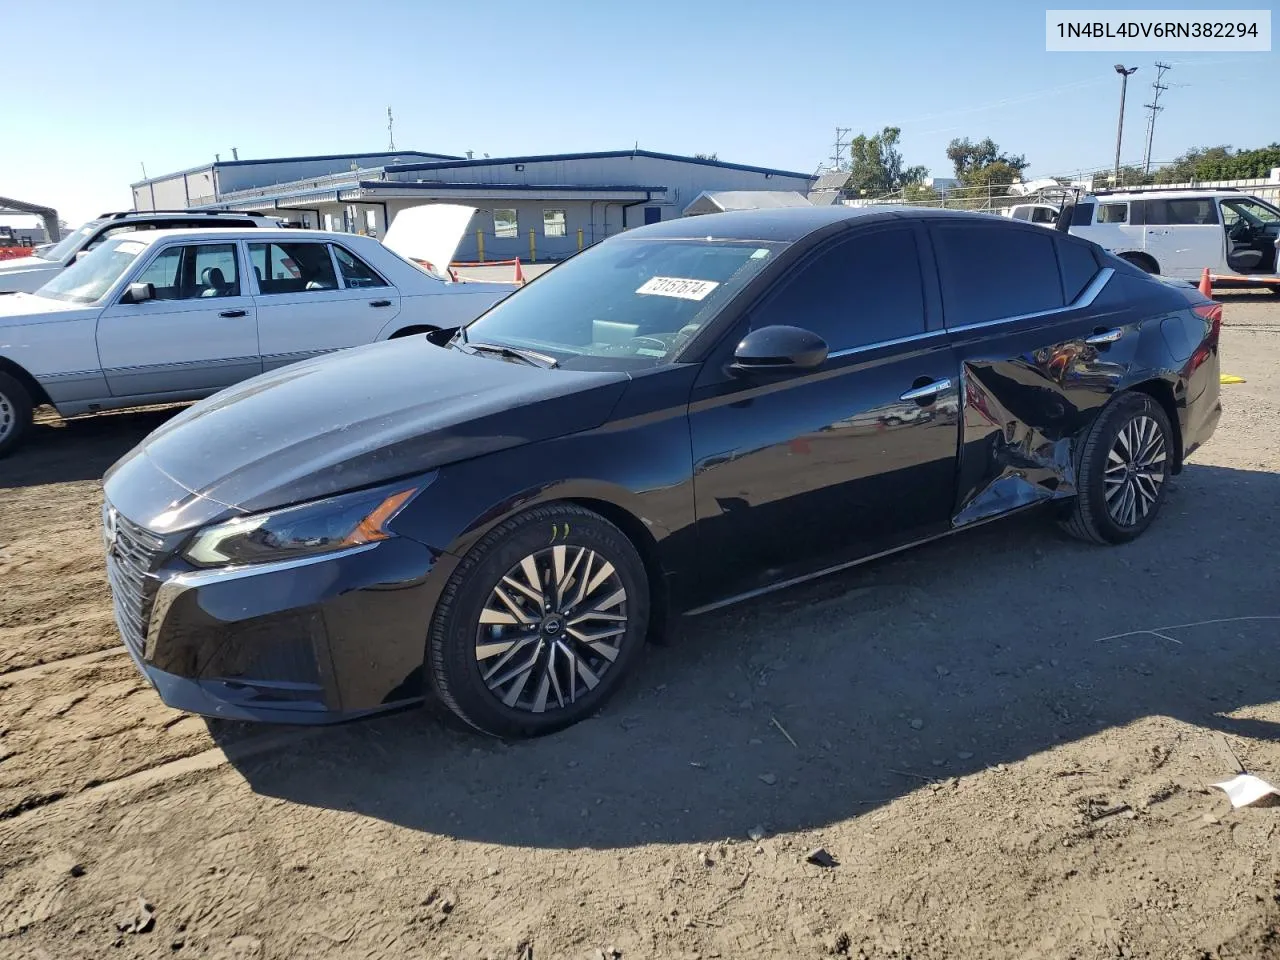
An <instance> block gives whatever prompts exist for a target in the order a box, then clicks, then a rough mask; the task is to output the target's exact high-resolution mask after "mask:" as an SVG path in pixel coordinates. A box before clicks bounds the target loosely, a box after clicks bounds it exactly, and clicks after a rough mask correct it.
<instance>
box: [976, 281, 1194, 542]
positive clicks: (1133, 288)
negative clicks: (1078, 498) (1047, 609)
mask: <svg viewBox="0 0 1280 960" xmlns="http://www.w3.org/2000/svg"><path fill="white" fill-rule="evenodd" d="M1188 312H1189V311H1188V310H1187V302H1186V300H1185V298H1184V297H1183V296H1182V295H1181V294H1179V293H1177V292H1176V291H1171V290H1168V289H1167V288H1165V287H1164V286H1163V285H1162V284H1160V283H1158V282H1157V281H1154V280H1149V279H1147V278H1146V277H1143V276H1138V275H1136V274H1130V273H1128V272H1125V273H1121V272H1119V271H1117V272H1116V273H1115V274H1113V275H1112V276H1111V277H1110V279H1109V280H1108V281H1107V283H1106V285H1105V286H1104V287H1103V289H1102V290H1101V292H1100V293H1099V294H1098V296H1097V297H1096V299H1094V301H1093V302H1092V303H1091V304H1090V305H1089V306H1087V307H1083V308H1079V309H1075V310H1064V311H1061V312H1057V313H1054V314H1051V315H1048V316H1044V317H1038V318H1028V319H1023V320H1015V321H1012V322H1009V323H1004V324H998V325H994V326H991V327H987V328H981V329H975V330H969V331H963V332H958V333H955V334H953V344H954V349H955V350H956V352H957V355H958V356H957V359H958V360H959V361H960V368H961V382H962V384H961V385H962V395H963V398H964V416H963V418H962V422H961V427H960V429H961V438H960V464H959V484H958V491H957V500H956V508H955V515H954V518H953V522H954V523H955V525H957V526H961V525H964V524H967V523H972V522H974V521H976V520H981V519H985V518H987V517H990V516H994V515H997V514H1000V513H1004V512H1007V511H1009V510H1013V509H1017V508H1019V507H1023V506H1027V505H1029V504H1032V503H1036V502H1039V501H1044V500H1052V499H1058V498H1062V497H1067V496H1072V495H1074V494H1075V492H1076V483H1077V478H1076V461H1077V458H1078V455H1079V449H1080V446H1081V444H1082V443H1083V440H1084V438H1085V437H1087V435H1088V432H1089V429H1090V428H1091V427H1092V425H1093V422H1094V420H1095V419H1096V418H1097V416H1098V414H1099V412H1100V411H1101V410H1102V408H1103V407H1104V406H1105V405H1106V404H1107V402H1108V401H1109V400H1110V399H1111V398H1112V397H1113V396H1114V395H1115V394H1116V393H1118V392H1120V391H1123V390H1125V389H1128V388H1130V387H1134V386H1136V385H1141V384H1151V383H1155V384H1160V385H1163V387H1158V386H1157V387H1155V388H1154V389H1156V390H1161V389H1167V390H1168V391H1169V393H1170V394H1171V395H1172V397H1173V400H1174V403H1175V404H1176V405H1178V406H1179V409H1180V410H1181V409H1182V408H1185V401H1186V396H1187V381H1186V379H1185V378H1184V377H1183V376H1182V368H1183V367H1184V366H1185V359H1186V358H1183V359H1182V361H1180V360H1179V359H1178V358H1176V357H1175V356H1174V354H1175V353H1176V352H1179V351H1173V350H1171V349H1170V347H1169V344H1168V336H1167V331H1166V330H1165V328H1164V325H1165V324H1166V323H1173V324H1181V323H1182V322H1183V320H1182V319H1180V318H1182V317H1184V316H1185V314H1187V313H1188ZM1192 316H1194V315H1192ZM1111 329H1120V330H1122V331H1123V336H1122V337H1121V338H1120V339H1119V340H1118V341H1116V342H1115V343H1111V344H1102V345H1097V346H1094V345H1090V344H1088V343H1086V342H1085V340H1086V338H1088V337H1089V336H1091V335H1092V334H1093V333H1095V332H1101V331H1104V330H1111ZM1179 329H1181V328H1180V327H1179ZM1171 419H1173V418H1171ZM1183 419H1184V418H1183V415H1182V413H1181V412H1180V413H1179V415H1178V420H1179V421H1180V422H1181V421H1182V420H1183Z"/></svg>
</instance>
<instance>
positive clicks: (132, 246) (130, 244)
mask: <svg viewBox="0 0 1280 960" xmlns="http://www.w3.org/2000/svg"><path fill="white" fill-rule="evenodd" d="M145 249H147V245H146V244H145V243H140V242H139V241H137V240H122V241H120V242H119V243H117V244H116V253H141V252H142V251H143V250H145Z"/></svg>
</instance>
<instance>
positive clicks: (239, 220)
mask: <svg viewBox="0 0 1280 960" xmlns="http://www.w3.org/2000/svg"><path fill="white" fill-rule="evenodd" d="M202 227H231V228H235V229H248V228H253V227H268V228H279V227H280V221H279V220H277V219H275V218H274V217H268V216H265V215H263V214H260V213H236V212H234V211H230V210H219V211H213V212H206V211H200V210H159V211H148V212H143V213H140V212H138V211H136V210H128V211H123V212H117V213H104V214H102V215H101V216H99V217H97V218H95V219H93V220H90V221H89V222H88V223H86V224H84V225H82V226H81V227H80V228H79V229H77V230H73V231H72V232H71V233H69V234H67V235H66V236H65V237H63V238H62V239H61V240H59V241H58V242H57V243H51V244H47V245H41V246H38V247H36V248H34V250H33V251H32V253H31V256H29V257H18V258H16V259H12V260H0V293H14V292H19V291H21V292H24V293H31V292H33V291H35V290H38V289H40V287H42V286H44V284H46V283H48V282H49V281H50V280H52V279H53V278H54V277H55V276H57V275H58V274H59V273H61V272H62V271H63V270H64V269H66V268H67V267H69V266H71V264H73V263H75V262H76V259H77V258H78V257H81V256H83V255H84V254H86V253H88V252H89V251H90V250H96V249H97V248H98V247H99V246H101V245H102V244H103V243H105V242H106V241H107V240H109V239H110V238H111V237H118V236H119V235H120V234H122V233H130V232H133V231H135V230H175V229H184V228H191V229H198V228H202Z"/></svg>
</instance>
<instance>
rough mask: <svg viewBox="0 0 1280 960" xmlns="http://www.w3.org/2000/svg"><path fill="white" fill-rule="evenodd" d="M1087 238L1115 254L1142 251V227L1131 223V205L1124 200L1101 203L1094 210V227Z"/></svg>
mask: <svg viewBox="0 0 1280 960" xmlns="http://www.w3.org/2000/svg"><path fill="white" fill-rule="evenodd" d="M1085 236H1087V237H1088V238H1089V239H1090V240H1092V241H1094V242H1095V243H1100V244H1102V246H1104V247H1106V248H1107V249H1108V250H1111V251H1113V252H1115V253H1125V252H1126V251H1131V250H1141V249H1142V242H1143V236H1142V227H1139V226H1135V225H1134V224H1133V223H1132V222H1131V221H1130V217H1129V204H1128V203H1127V202H1125V201H1123V200H1113V201H1111V202H1107V201H1105V200H1104V201H1102V202H1100V203H1099V204H1098V205H1097V207H1095V208H1094V212H1093V227H1092V228H1091V229H1090V230H1088V231H1087V232H1086V233H1085Z"/></svg>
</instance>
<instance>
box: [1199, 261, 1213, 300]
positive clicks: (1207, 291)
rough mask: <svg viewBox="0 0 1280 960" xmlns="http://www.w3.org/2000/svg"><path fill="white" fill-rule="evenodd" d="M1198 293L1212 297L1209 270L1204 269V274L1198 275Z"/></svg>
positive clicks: (1211, 282)
mask: <svg viewBox="0 0 1280 960" xmlns="http://www.w3.org/2000/svg"><path fill="white" fill-rule="evenodd" d="M1200 292H1201V293H1203V294H1204V295H1205V296H1206V297H1212V296H1213V281H1212V280H1210V279H1209V268H1208V267H1205V268H1204V273H1202V274H1200Z"/></svg>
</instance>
